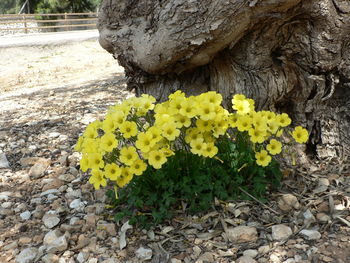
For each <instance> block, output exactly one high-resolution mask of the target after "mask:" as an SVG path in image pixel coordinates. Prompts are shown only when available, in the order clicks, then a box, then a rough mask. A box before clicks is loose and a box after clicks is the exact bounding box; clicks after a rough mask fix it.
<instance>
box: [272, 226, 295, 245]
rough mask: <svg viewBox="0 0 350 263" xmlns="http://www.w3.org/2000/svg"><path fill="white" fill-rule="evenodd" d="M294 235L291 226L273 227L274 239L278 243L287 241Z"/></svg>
mask: <svg viewBox="0 0 350 263" xmlns="http://www.w3.org/2000/svg"><path fill="white" fill-rule="evenodd" d="M292 234H293V232H292V229H291V228H290V227H289V226H286V225H283V224H280V225H274V226H272V238H273V239H274V240H277V241H282V240H285V239H287V238H288V237H290V236H291V235H292Z"/></svg>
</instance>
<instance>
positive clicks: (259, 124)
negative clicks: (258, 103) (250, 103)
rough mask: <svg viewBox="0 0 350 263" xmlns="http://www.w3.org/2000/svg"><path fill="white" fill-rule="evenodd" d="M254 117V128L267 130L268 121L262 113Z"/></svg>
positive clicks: (257, 113) (254, 114)
mask: <svg viewBox="0 0 350 263" xmlns="http://www.w3.org/2000/svg"><path fill="white" fill-rule="evenodd" d="M252 116H253V117H252V124H253V125H254V128H256V129H260V130H266V129H267V119H266V117H265V116H264V115H263V113H262V112H255V113H253V114H252Z"/></svg>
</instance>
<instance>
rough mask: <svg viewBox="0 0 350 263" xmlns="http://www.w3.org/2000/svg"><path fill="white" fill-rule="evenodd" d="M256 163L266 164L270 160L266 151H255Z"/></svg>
mask: <svg viewBox="0 0 350 263" xmlns="http://www.w3.org/2000/svg"><path fill="white" fill-rule="evenodd" d="M255 158H256V163H257V164H258V165H260V166H264V167H265V166H268V165H269V163H270V162H271V160H272V158H271V156H270V155H268V153H267V151H265V150H262V151H260V152H257V153H255Z"/></svg>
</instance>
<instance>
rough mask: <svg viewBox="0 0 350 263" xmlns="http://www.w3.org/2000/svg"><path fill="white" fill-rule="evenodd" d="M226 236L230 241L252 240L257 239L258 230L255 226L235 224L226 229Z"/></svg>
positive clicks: (242, 241)
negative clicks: (235, 225)
mask: <svg viewBox="0 0 350 263" xmlns="http://www.w3.org/2000/svg"><path fill="white" fill-rule="evenodd" d="M226 235H227V238H228V239H229V240H230V241H231V242H235V243H244V242H254V241H256V240H257V239H258V232H257V230H256V228H255V227H252V226H237V227H234V228H229V229H227V232H226Z"/></svg>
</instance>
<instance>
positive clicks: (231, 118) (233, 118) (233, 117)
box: [229, 113, 238, 128]
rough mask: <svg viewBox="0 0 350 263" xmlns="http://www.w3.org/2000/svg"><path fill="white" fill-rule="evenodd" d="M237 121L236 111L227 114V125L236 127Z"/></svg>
mask: <svg viewBox="0 0 350 263" xmlns="http://www.w3.org/2000/svg"><path fill="white" fill-rule="evenodd" d="M237 121H238V115H237V114H236V113H232V114H230V116H229V125H230V127H232V128H236V127H237Z"/></svg>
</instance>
